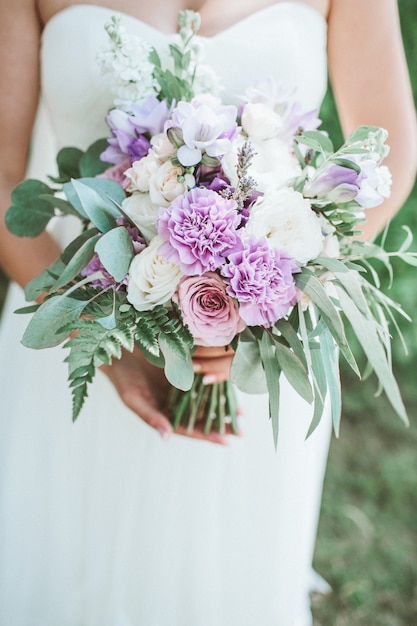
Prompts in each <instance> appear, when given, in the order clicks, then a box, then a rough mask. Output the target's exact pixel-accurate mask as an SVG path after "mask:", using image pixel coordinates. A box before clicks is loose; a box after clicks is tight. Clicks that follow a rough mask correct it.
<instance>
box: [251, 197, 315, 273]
mask: <svg viewBox="0 0 417 626" xmlns="http://www.w3.org/2000/svg"><path fill="white" fill-rule="evenodd" d="M246 232H247V233H248V234H251V235H254V236H255V237H257V238H261V237H266V239H267V242H268V245H269V246H270V247H271V248H277V249H278V250H285V251H286V252H287V253H288V254H289V255H290V256H291V257H292V258H293V259H295V260H296V261H297V262H298V263H299V264H300V265H305V264H306V263H307V261H310V260H311V259H314V258H316V257H317V256H318V255H319V254H320V252H321V250H322V247H323V234H322V231H321V222H320V219H319V217H318V216H317V215H316V214H315V213H314V211H312V209H311V206H310V202H309V201H308V200H306V199H305V198H303V196H302V195H301V193H299V192H298V191H295V190H294V189H290V188H284V189H280V190H272V189H270V190H269V191H268V193H266V194H265V195H264V196H260V197H259V198H258V199H257V200H256V202H255V204H254V205H253V207H252V208H251V211H250V216H249V220H248V223H247V224H246Z"/></svg>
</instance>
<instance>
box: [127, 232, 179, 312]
mask: <svg viewBox="0 0 417 626" xmlns="http://www.w3.org/2000/svg"><path fill="white" fill-rule="evenodd" d="M162 243H163V239H162V237H160V236H159V235H157V236H156V237H154V238H153V239H152V241H151V243H150V244H149V246H148V247H147V248H145V249H144V250H143V251H142V252H140V253H139V254H137V255H136V256H135V257H134V258H133V260H132V262H131V264H130V268H129V284H128V287H127V299H128V301H129V302H130V303H131V304H132V305H133V306H134V307H135V309H136V310H137V311H149V310H151V309H153V308H154V307H155V306H157V305H158V304H165V303H166V302H168V300H170V299H171V297H172V296H173V294H174V292H175V290H176V288H177V285H178V283H179V281H180V279H181V278H182V276H183V274H182V272H181V269H180V267H179V265H176V264H174V263H169V262H168V261H166V259H165V257H163V256H161V255H159V254H158V250H159V248H160V246H161V244H162Z"/></svg>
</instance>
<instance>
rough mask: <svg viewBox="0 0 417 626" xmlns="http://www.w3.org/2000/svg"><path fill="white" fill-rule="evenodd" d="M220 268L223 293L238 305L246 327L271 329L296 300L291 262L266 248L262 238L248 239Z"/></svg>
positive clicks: (288, 258) (294, 270)
mask: <svg viewBox="0 0 417 626" xmlns="http://www.w3.org/2000/svg"><path fill="white" fill-rule="evenodd" d="M228 260H229V263H228V265H225V266H224V267H223V268H222V269H221V273H222V275H223V276H224V277H225V279H226V283H227V293H228V294H229V295H231V296H232V297H234V298H236V299H237V300H238V302H239V304H240V308H239V311H240V315H241V317H242V318H243V319H244V320H245V322H246V323H247V324H248V325H249V326H265V327H267V328H269V327H271V326H273V325H274V324H275V322H276V321H278V320H279V319H281V318H282V317H284V316H285V315H286V314H287V313H288V311H289V309H290V307H291V306H293V305H294V304H295V303H296V302H297V300H298V290H297V287H296V286H295V281H294V277H293V274H294V273H296V272H299V267H298V265H297V263H296V261H295V260H294V259H292V258H291V257H289V256H288V255H287V254H286V253H285V252H282V251H280V250H277V249H275V248H269V247H268V245H267V242H266V240H265V239H264V238H262V239H259V240H256V239H254V238H249V239H247V240H245V241H244V242H242V244H241V246H240V247H239V248H237V249H236V250H235V251H233V252H232V253H231V254H229V256H228Z"/></svg>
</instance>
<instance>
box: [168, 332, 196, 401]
mask: <svg viewBox="0 0 417 626" xmlns="http://www.w3.org/2000/svg"><path fill="white" fill-rule="evenodd" d="M159 346H160V348H161V352H162V354H163V355H164V358H165V368H164V371H165V376H166V377H167V379H168V381H169V382H170V383H171V385H174V387H176V388H177V389H181V390H182V391H188V390H189V389H191V386H192V384H193V380H194V372H193V362H192V359H191V353H190V352H189V351H188V354H187V353H186V354H185V355H184V354H182V353H181V352H180V351H179V350H178V349H177V347H176V346H175V344H174V343H173V341H172V340H171V338H170V337H167V336H166V335H164V334H162V333H161V335H160V337H159Z"/></svg>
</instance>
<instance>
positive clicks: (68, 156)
mask: <svg viewBox="0 0 417 626" xmlns="http://www.w3.org/2000/svg"><path fill="white" fill-rule="evenodd" d="M82 155H83V151H82V150H79V148H72V147H68V148H62V150H60V151H59V152H58V156H57V158H56V162H57V165H58V172H59V175H58V176H56V177H53V176H50V177H49V178H50V180H52V182H54V183H59V184H62V183H67V182H68V181H70V180H71V178H79V176H80V168H79V164H80V159H81V157H82Z"/></svg>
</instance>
